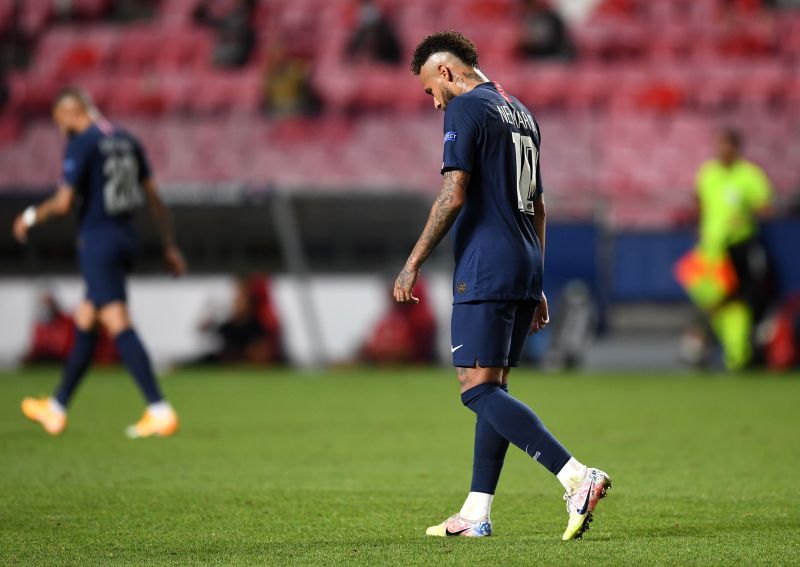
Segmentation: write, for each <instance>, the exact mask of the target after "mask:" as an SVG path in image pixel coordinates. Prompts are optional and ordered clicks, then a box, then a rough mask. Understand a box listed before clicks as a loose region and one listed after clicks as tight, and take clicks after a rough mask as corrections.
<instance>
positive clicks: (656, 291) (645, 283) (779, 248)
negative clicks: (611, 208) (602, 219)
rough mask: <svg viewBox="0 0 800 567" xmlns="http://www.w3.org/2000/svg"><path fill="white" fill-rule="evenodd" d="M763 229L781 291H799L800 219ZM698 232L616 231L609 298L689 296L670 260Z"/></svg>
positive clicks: (686, 247)
mask: <svg viewBox="0 0 800 567" xmlns="http://www.w3.org/2000/svg"><path fill="white" fill-rule="evenodd" d="M762 234H763V237H764V241H765V243H766V246H767V250H768V251H769V254H770V256H771V257H772V260H773V263H774V264H775V269H776V271H777V275H778V282H779V289H780V292H781V293H782V294H783V295H787V294H790V293H798V292H800V250H799V248H800V221H798V220H781V221H772V222H769V223H765V225H764V227H763V230H762ZM696 238H697V237H696V235H695V232H694V231H692V230H673V231H664V232H619V233H617V234H616V235H614V236H613V250H614V253H613V269H612V273H613V276H612V281H611V298H612V300H616V301H678V300H684V299H686V295H685V294H684V293H683V290H682V289H681V288H680V287H679V286H678V284H677V282H676V281H675V278H674V277H673V275H672V266H673V265H674V264H675V261H676V260H677V259H678V258H680V256H681V255H683V254H684V253H686V252H687V251H688V250H690V249H691V248H692V246H694V244H695V241H696Z"/></svg>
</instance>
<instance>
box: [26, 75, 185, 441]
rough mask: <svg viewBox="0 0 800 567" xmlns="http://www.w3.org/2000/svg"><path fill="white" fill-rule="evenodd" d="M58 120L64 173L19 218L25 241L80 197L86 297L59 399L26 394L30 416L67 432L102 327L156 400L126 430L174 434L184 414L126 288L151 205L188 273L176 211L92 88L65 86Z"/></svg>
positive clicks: (174, 257)
mask: <svg viewBox="0 0 800 567" xmlns="http://www.w3.org/2000/svg"><path fill="white" fill-rule="evenodd" d="M53 119H54V121H55V123H56V124H57V125H58V128H59V130H60V131H61V133H62V134H64V136H65V137H66V138H67V148H66V155H65V157H64V163H63V177H62V179H61V182H60V183H59V186H58V189H57V191H56V193H55V195H53V196H52V197H50V198H49V199H47V200H45V201H44V202H43V203H41V204H40V205H39V206H36V207H35V206H30V207H28V208H27V209H25V211H24V212H23V213H22V214H20V215H19V216H18V217H17V218H16V220H15V221H14V227H13V231H14V236H15V237H16V239H17V240H19V241H20V242H22V243H24V242H25V241H26V240H27V236H28V231H29V230H30V229H31V228H32V227H34V226H36V225H40V224H44V223H46V222H47V221H49V220H51V219H53V218H56V217H61V216H64V215H66V214H68V213H69V212H70V210H71V209H72V207H73V205H74V204H76V203H77V204H78V218H79V227H80V228H79V232H78V258H79V264H80V271H81V274H82V276H83V279H84V281H85V283H86V298H85V299H84V300H83V301H82V302H81V304H80V305H79V306H78V309H77V311H76V313H75V325H76V327H77V333H76V338H75V344H74V346H73V347H72V351H71V353H70V355H69V358H68V359H67V362H66V365H65V366H64V371H63V375H62V378H61V383H60V384H59V385H58V387H57V388H56V391H55V393H54V394H53V396H52V397H50V398H43V399H34V398H25V399H24V400H23V401H22V412H23V413H24V414H25V416H26V417H28V418H29V419H31V420H33V421H36V422H38V423H40V424H41V425H42V426H43V427H44V429H45V431H47V432H48V433H50V434H51V435H58V434H60V433H61V432H62V431H64V428H65V427H66V426H67V406H68V405H69V402H70V400H71V399H72V396H73V394H74V393H75V389H76V388H77V386H78V384H80V382H81V379H82V378H83V376H84V375H85V374H86V371H87V370H88V368H89V365H90V364H91V362H92V358H93V355H94V351H95V345H96V344H97V335H98V333H97V330H96V327H97V324H98V323H100V324H102V325H103V326H104V327H105V328H106V329H107V330H108V332H109V333H110V334H111V336H112V337H113V338H114V341H115V343H116V345H117V349H118V350H119V354H120V356H121V358H122V361H123V363H124V364H125V367H126V368H127V369H128V371H129V372H130V373H131V375H132V376H133V378H134V379H135V381H136V384H137V385H138V386H139V389H140V390H141V391H142V394H143V395H144V397H145V399H146V400H147V408H146V410H145V412H144V416H143V417H142V418H141V419H140V420H139V421H138V422H137V423H136V424H134V425H131V426H130V427H128V428H127V430H126V433H127V435H128V436H129V437H150V436H154V435H155V436H167V435H172V434H173V433H175V431H176V430H177V429H178V418H177V416H176V414H175V411H174V410H173V408H172V406H171V405H170V404H169V402H167V401H166V400H165V399H164V397H163V396H162V394H161V390H160V389H159V386H158V383H157V381H156V376H155V374H154V373H153V368H152V364H151V363H150V358H149V356H148V354H147V351H146V350H145V348H144V346H143V345H142V342H141V341H140V340H139V336H138V335H137V334H136V331H135V330H134V329H133V327H132V326H131V320H130V317H129V315H128V307H127V301H126V297H127V296H126V290H125V280H126V277H127V275H128V272H129V271H130V270H131V269H132V267H133V263H134V260H135V258H136V255H137V247H138V244H137V238H136V234H135V232H134V229H133V226H132V224H131V213H132V211H133V210H134V209H136V208H138V207H140V206H141V205H143V204H144V203H145V202H146V203H147V205H148V208H149V210H150V212H151V214H152V216H153V217H154V218H155V220H156V222H157V224H158V228H159V231H160V234H161V237H162V239H163V242H164V258H165V260H166V263H167V265H168V267H169V269H170V271H171V272H172V274H173V275H175V276H179V275H181V274H183V273H184V272H185V271H186V263H185V261H184V259H183V256H182V255H181V252H180V250H179V249H178V248H177V246H176V245H175V238H174V234H173V229H172V220H171V217H170V214H169V211H168V210H167V208H166V207H165V206H164V203H163V202H162V201H161V198H160V197H159V194H158V191H157V188H156V185H155V183H154V182H153V179H152V177H151V172H150V166H149V164H148V162H147V158H146V156H145V152H144V149H143V148H142V146H141V145H140V144H139V142H138V140H136V138H134V137H133V136H132V135H130V134H129V133H127V132H126V131H125V130H123V129H121V128H119V127H117V126H114V125H112V124H110V123H109V122H108V121H106V120H105V119H104V118H103V117H102V116H101V114H100V113H99V111H98V110H97V108H96V107H95V105H94V103H93V102H92V100H91V99H90V97H89V96H88V95H87V94H86V93H85V92H84V91H82V90H80V89H77V88H71V87H70V88H66V89H64V90H62V91H61V92H60V93H59V94H58V96H57V97H56V101H55V104H54V106H53Z"/></svg>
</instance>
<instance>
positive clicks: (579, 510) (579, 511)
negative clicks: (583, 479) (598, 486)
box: [578, 475, 594, 516]
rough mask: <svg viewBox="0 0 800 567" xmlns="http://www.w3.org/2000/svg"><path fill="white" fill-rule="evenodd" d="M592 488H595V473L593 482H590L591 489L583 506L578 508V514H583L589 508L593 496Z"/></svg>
mask: <svg viewBox="0 0 800 567" xmlns="http://www.w3.org/2000/svg"><path fill="white" fill-rule="evenodd" d="M592 488H594V475H592V482H590V483H589V490H588V491H587V492H586V501H585V502H584V503H583V506H581V508H579V509H578V514H580V515H581V516H583V515H584V514H585V513H586V510H588V509H589V499H590V498H591V497H592Z"/></svg>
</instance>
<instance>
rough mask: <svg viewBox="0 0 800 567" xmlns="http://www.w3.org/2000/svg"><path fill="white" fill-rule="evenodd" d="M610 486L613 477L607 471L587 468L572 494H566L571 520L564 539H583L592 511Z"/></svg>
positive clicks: (565, 498)
mask: <svg viewBox="0 0 800 567" xmlns="http://www.w3.org/2000/svg"><path fill="white" fill-rule="evenodd" d="M609 488H611V479H610V478H609V477H608V475H607V474H606V473H604V472H603V471H601V470H600V469H591V468H590V469H586V476H585V477H584V478H583V480H582V481H581V483H580V484H579V485H578V487H577V488H576V489H575V490H574V491H573V492H572V494H564V500H566V501H567V512H568V513H569V521H568V522H567V529H566V530H565V531H564V535H563V536H562V537H561V539H562V540H564V541H567V540H570V539H581V537H582V536H583V533H584V532H585V531H586V530H588V529H589V522H591V521H592V512H594V509H595V508H596V507H597V503H598V502H600V499H601V498H603V497H604V496H605V495H606V492H608V489H609Z"/></svg>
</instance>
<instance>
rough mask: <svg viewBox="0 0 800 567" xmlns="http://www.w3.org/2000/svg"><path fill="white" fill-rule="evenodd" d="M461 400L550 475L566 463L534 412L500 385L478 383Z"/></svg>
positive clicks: (565, 455) (561, 450) (561, 449)
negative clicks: (542, 466)
mask: <svg viewBox="0 0 800 567" xmlns="http://www.w3.org/2000/svg"><path fill="white" fill-rule="evenodd" d="M461 401H462V402H463V403H464V405H465V406H467V407H468V408H469V409H471V410H472V411H474V412H475V413H476V414H478V416H479V417H482V418H484V419H485V420H486V421H488V422H489V423H490V424H491V425H492V426H493V427H494V428H495V430H496V431H497V433H499V434H500V435H502V436H503V437H505V438H506V439H508V440H509V441H510V442H511V443H513V444H514V445H516V446H517V447H519V448H520V449H522V450H523V451H525V453H527V454H528V455H529V456H530V457H532V458H533V459H534V460H536V461H539V462H540V463H541V464H542V465H544V467H545V468H546V469H547V470H549V471H550V472H551V473H553V474H557V473H558V472H559V471H560V470H561V469H562V468H563V467H564V465H565V464H566V463H567V461H569V459H570V454H569V452H567V450H566V449H564V447H563V446H562V445H561V443H559V442H558V441H557V440H556V438H555V437H553V435H552V434H551V433H550V432H549V431H548V430H547V429H546V428H545V426H544V425H543V424H542V421H541V420H540V419H539V418H538V417H537V415H536V414H535V413H533V410H531V408H529V407H528V406H526V405H525V404H523V403H522V402H520V401H519V400H517V399H516V398H514V397H512V396H510V395H509V394H507V393H506V392H504V391H503V390H502V389H501V388H500V385H499V384H478V385H477V386H475V387H474V388H470V389H469V390H467V391H466V392H464V393H463V394H461Z"/></svg>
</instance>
